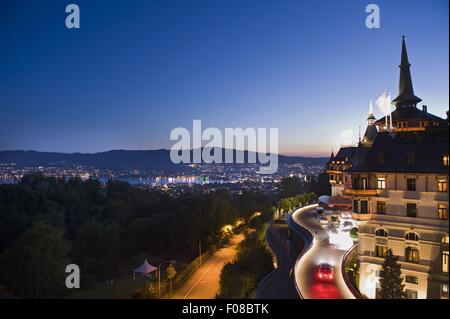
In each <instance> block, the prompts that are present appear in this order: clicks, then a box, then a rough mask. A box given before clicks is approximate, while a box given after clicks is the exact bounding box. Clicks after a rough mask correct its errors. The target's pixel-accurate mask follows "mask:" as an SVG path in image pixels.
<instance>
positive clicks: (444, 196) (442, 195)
mask: <svg viewBox="0 0 450 319" xmlns="http://www.w3.org/2000/svg"><path fill="white" fill-rule="evenodd" d="M435 200H436V201H439V202H448V193H447V192H438V193H436V197H435Z"/></svg>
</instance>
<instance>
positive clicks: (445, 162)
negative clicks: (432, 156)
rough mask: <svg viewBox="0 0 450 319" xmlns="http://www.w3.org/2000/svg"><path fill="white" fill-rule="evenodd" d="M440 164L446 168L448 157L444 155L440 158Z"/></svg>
mask: <svg viewBox="0 0 450 319" xmlns="http://www.w3.org/2000/svg"><path fill="white" fill-rule="evenodd" d="M442 163H443V164H444V166H448V155H444V156H443V157H442Z"/></svg>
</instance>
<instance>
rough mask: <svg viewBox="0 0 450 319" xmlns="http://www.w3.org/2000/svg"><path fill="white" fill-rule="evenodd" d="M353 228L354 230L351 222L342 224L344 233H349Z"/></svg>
mask: <svg viewBox="0 0 450 319" xmlns="http://www.w3.org/2000/svg"><path fill="white" fill-rule="evenodd" d="M352 228H353V223H352V222H351V221H348V220H346V221H344V223H343V224H342V230H344V231H349V230H350V229H352Z"/></svg>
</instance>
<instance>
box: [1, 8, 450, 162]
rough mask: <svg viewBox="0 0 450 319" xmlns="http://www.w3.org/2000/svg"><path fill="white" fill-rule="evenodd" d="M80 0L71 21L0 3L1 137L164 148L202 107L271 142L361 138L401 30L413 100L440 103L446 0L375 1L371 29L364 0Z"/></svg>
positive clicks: (310, 143) (32, 145)
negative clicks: (257, 130)
mask: <svg viewBox="0 0 450 319" xmlns="http://www.w3.org/2000/svg"><path fill="white" fill-rule="evenodd" d="M78 4H79V6H80V9H81V28H80V29H79V30H68V29H66V28H65V27H64V19H65V16H66V13H65V12H64V6H65V4H60V5H54V4H53V3H51V4H50V2H43V3H39V4H31V3H26V4H25V3H14V4H11V3H10V4H2V6H5V8H4V9H5V10H2V11H3V12H4V13H5V16H4V17H3V16H2V17H1V18H2V19H1V21H2V24H3V26H4V27H3V28H1V31H0V37H1V38H2V40H3V41H4V42H6V43H9V45H8V46H7V47H6V50H3V51H1V52H0V68H1V69H3V70H5V72H2V74H0V83H1V85H0V96H2V98H1V99H0V103H1V107H2V110H3V112H7V113H6V114H7V115H6V116H5V117H4V118H6V119H7V120H6V121H5V120H4V121H3V123H2V127H1V128H0V150H7V149H25V150H30V149H32V150H37V151H52V152H66V153H72V152H82V153H93V152H101V151H107V150H111V149H168V148H170V146H171V145H172V142H171V141H170V140H169V135H170V131H171V130H172V129H173V128H175V127H179V126H181V127H186V128H190V127H191V125H192V124H191V123H192V120H193V119H201V120H202V121H203V122H204V123H205V127H218V128H221V129H223V128H225V127H243V128H246V127H278V128H279V141H280V142H279V153H280V154H283V155H300V156H329V154H330V153H331V149H332V148H334V149H335V150H336V149H337V148H338V147H339V146H340V144H342V143H348V142H356V141H357V137H358V126H361V129H364V127H365V125H366V123H365V118H366V117H367V113H368V109H369V99H372V100H375V99H376V98H377V97H378V96H380V95H381V94H382V93H383V91H384V90H385V89H387V90H388V91H390V92H391V94H392V96H393V97H395V96H396V95H397V93H398V90H397V85H398V74H399V69H398V65H399V63H400V48H401V36H402V35H405V36H406V42H407V46H408V51H409V59H410V63H411V64H412V66H411V72H412V77H413V80H414V88H415V92H416V93H417V95H418V96H420V97H421V98H422V99H423V103H422V104H425V105H428V109H429V111H430V112H432V113H433V114H436V115H438V116H441V117H445V112H446V111H447V110H448V103H449V102H448V42H447V40H446V39H448V16H447V15H446V12H448V2H446V1H441V2H439V1H436V2H433V3H427V2H425V1H416V2H415V5H414V6H409V5H408V2H406V1H397V2H395V3H391V2H388V1H379V2H378V3H377V4H378V5H379V6H380V9H381V28H380V29H376V30H372V29H367V28H366V27H365V24H364V20H365V17H366V13H365V11H364V9H365V6H366V5H367V3H365V2H363V1H357V4H356V5H355V2H352V3H349V2H342V3H339V4H336V3H334V2H329V1H323V2H321V3H310V4H304V3H302V4H300V3H298V2H286V3H283V4H276V3H274V2H270V1H266V2H264V3H263V4H262V5H259V6H258V7H257V9H256V7H253V6H252V4H251V2H249V3H245V4H243V5H242V4H238V3H237V2H227V3H226V4H225V3H222V2H215V3H214V5H211V6H209V5H208V4H207V3H205V2H203V1H196V2H190V3H189V4H187V3H185V4H180V3H177V5H176V6H175V5H174V3H172V2H169V3H167V2H165V3H164V4H163V3H160V2H152V3H151V4H150V3H146V2H133V4H117V5H114V6H112V5H108V4H107V3H106V2H105V3H103V2H96V3H89V2H86V1H79V2H78ZM259 4H260V3H259ZM105 6H107V7H108V10H106V11H105V10H104V8H105ZM31 12H33V13H31ZM219 13H220V14H219ZM419 14H420V23H418V22H417V19H398V16H399V15H403V16H413V17H416V16H419ZM0 15H1V13H0ZM31 16H33V17H34V16H36V17H41V18H40V19H37V20H36V22H33V23H30V22H29V21H30V19H31ZM130 16H133V19H129V17H130ZM249 18H251V19H249ZM430 34H433V36H430ZM25 39H26V40H25ZM43 44H45V45H43ZM380 51H381V52H382V53H381V54H380ZM375 111H376V114H375V116H376V117H377V118H380V117H381V116H382V114H381V113H380V112H379V110H377V109H375ZM319 117H320V118H319ZM349 123H353V126H349ZM330 126H333V127H334V129H333V130H329V129H327V128H328V127H330ZM337 132H340V134H339V133H337ZM344 139H345V140H346V141H344Z"/></svg>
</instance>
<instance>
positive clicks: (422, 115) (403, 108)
mask: <svg viewBox="0 0 450 319" xmlns="http://www.w3.org/2000/svg"><path fill="white" fill-rule="evenodd" d="M399 67H400V78H399V84H398V96H397V97H396V98H395V99H393V100H392V104H394V105H395V110H394V111H393V112H391V113H390V115H387V116H386V119H383V118H380V119H378V120H377V121H374V122H373V124H374V125H375V126H376V127H377V129H378V131H379V132H383V131H386V130H389V131H391V132H399V131H423V130H426V129H427V128H432V127H438V126H442V125H444V126H445V125H447V123H446V121H445V120H444V119H442V118H440V117H438V116H435V115H433V114H430V113H428V110H427V107H426V105H424V106H423V107H422V109H419V108H417V104H418V103H420V102H421V101H422V99H421V98H419V97H417V96H416V95H415V94H414V88H413V83H412V78H411V70H410V67H411V64H410V63H409V59H408V52H407V49H406V41H405V36H402V52H401V61H400V65H399ZM369 117H370V115H369ZM388 118H389V125H388ZM368 121H369V119H368ZM370 121H372V119H370Z"/></svg>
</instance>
